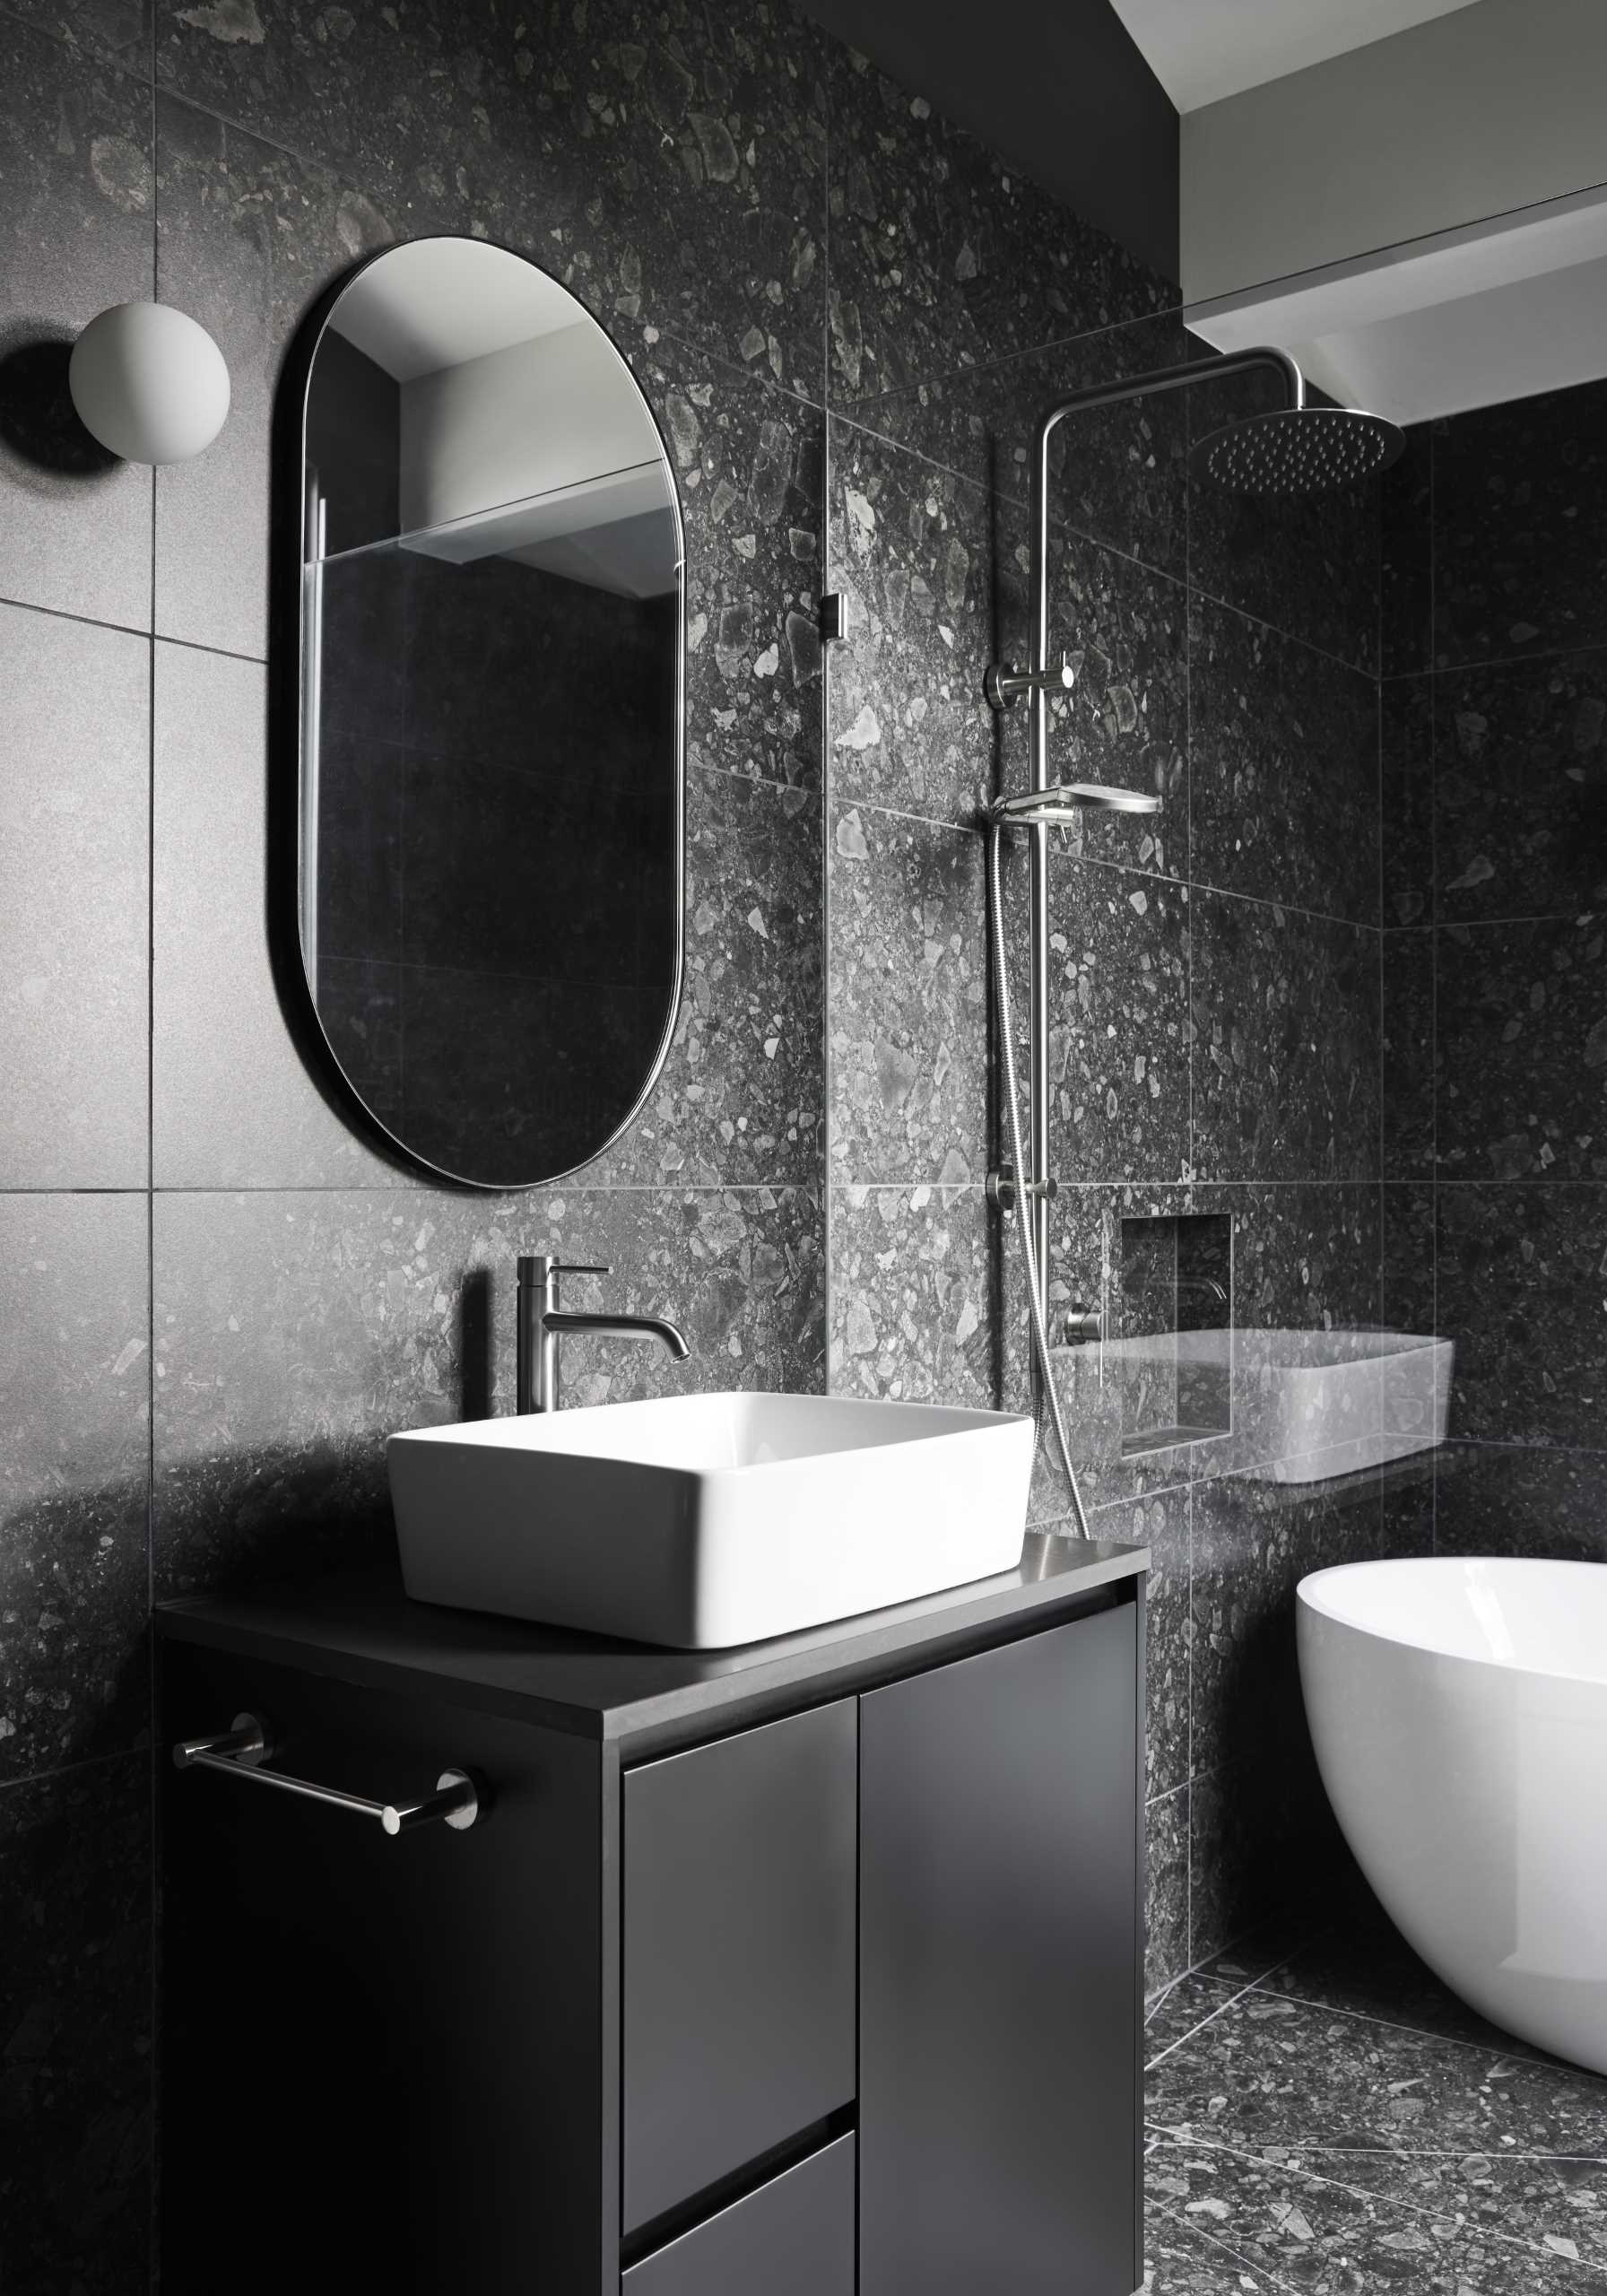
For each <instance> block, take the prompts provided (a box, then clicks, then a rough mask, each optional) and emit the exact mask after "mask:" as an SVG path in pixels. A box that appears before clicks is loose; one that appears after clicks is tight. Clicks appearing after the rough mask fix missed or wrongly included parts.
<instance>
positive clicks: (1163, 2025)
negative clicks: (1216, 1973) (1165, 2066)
mask: <svg viewBox="0 0 1607 2296" xmlns="http://www.w3.org/2000/svg"><path fill="white" fill-rule="evenodd" d="M1238 1990H1239V1988H1238V1987H1236V1986H1232V1985H1229V1984H1226V1983H1224V1982H1223V1981H1222V1980H1220V1979H1215V1978H1209V1977H1202V1976H1201V1975H1200V1973H1199V1971H1198V1970H1190V1972H1189V1974H1188V1975H1187V1976H1186V1977H1180V1978H1178V1979H1177V1980H1176V1982H1175V1983H1174V1984H1172V1985H1170V1986H1168V1988H1167V1990H1166V1991H1165V1992H1164V1993H1162V1994H1160V1995H1159V1996H1157V1998H1156V1999H1155V2000H1153V2001H1152V2002H1151V2003H1149V2004H1148V2005H1147V2006H1146V2008H1145V2011H1144V2061H1145V2063H1146V2065H1153V2064H1154V2062H1155V2060H1156V2058H1157V2057H1164V2056H1166V2055H1168V2053H1169V2052H1170V2051H1171V2050H1172V2049H1175V2048H1178V2047H1179V2046H1180V2045H1181V2044H1182V2043H1183V2042H1185V2041H1186V2040H1187V2039H1189V2038H1190V2036H1191V2035H1193V2034H1195V2033H1198V2032H1200V2031H1201V2030H1202V2028H1203V2027H1204V2026H1206V2025H1208V2024H1209V2023H1210V2022H1211V2021H1212V2018H1213V2017H1220V2015H1221V2013H1222V2012H1223V2010H1224V2009H1226V2008H1227V2007H1228V2005H1229V2003H1230V2002H1231V2001H1232V2000H1233V1998H1234V1996H1235V1994H1236V1993H1237V1992H1238Z"/></svg>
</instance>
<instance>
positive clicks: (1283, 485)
mask: <svg viewBox="0 0 1607 2296" xmlns="http://www.w3.org/2000/svg"><path fill="white" fill-rule="evenodd" d="M1405 444H1406V439H1405V435H1404V433H1403V431H1399V430H1397V429H1396V427H1395V425H1394V423H1393V422H1385V420H1384V417H1383V416H1382V415H1381V414H1364V413H1361V412H1360V411H1359V409H1358V408H1356V407H1350V406H1302V407H1293V406H1287V407H1281V408H1280V409H1279V410H1278V411H1277V412H1276V413H1272V414H1251V415H1247V417H1246V418H1245V420H1244V421H1243V422H1230V423H1229V425H1228V427H1227V429H1226V430H1225V431H1212V433H1211V435H1210V437H1209V438H1205V439H1201V440H1200V443H1199V445H1198V446H1197V447H1195V448H1194V451H1193V453H1192V454H1191V456H1190V457H1189V460H1190V461H1191V462H1192V463H1193V465H1194V469H1195V471H1196V472H1197V473H1198V474H1200V476H1202V477H1203V478H1209V479H1212V481H1214V483H1216V484H1217V485H1218V486H1225V487H1226V488H1228V490H1229V492H1231V493H1234V494H1267V495H1274V496H1292V495H1298V494H1321V493H1325V492H1326V491H1328V490H1329V489H1330V488H1333V487H1336V486H1359V484H1360V483H1361V482H1362V480H1363V479H1367V478H1371V477H1372V476H1373V474H1374V473H1375V472H1376V471H1381V470H1387V469H1388V467H1389V465H1390V464H1391V463H1393V462H1394V459H1395V457H1397V455H1399V454H1400V452H1401V450H1402V448H1403V447H1404V446H1405Z"/></svg>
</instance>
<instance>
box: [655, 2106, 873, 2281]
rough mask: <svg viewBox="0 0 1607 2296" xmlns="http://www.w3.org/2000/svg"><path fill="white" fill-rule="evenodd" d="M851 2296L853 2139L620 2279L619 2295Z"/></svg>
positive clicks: (724, 2212)
mask: <svg viewBox="0 0 1607 2296" xmlns="http://www.w3.org/2000/svg"><path fill="white" fill-rule="evenodd" d="M760 2290H762V2291H763V2296H854V2139H853V2138H852V2137H851V2136H839V2137H838V2140H837V2142H836V2144H828V2145H827V2146H826V2148H825V2150H824V2151H823V2152H815V2153H812V2154H811V2156H810V2158H809V2159H808V2160H807V2161H799V2163H798V2165H797V2167H796V2168H795V2169H788V2170H786V2174H785V2175H784V2176H779V2177H776V2178H773V2179H771V2181H770V2182H769V2184H768V2185H760V2188H759V2190H758V2191H757V2192H751V2193H750V2194H749V2195H748V2196H747V2198H746V2199H745V2200H739V2201H738V2202H737V2203H736V2204H735V2205H734V2207H731V2208H723V2209H722V2210H721V2211H720V2213H719V2214H718V2215H717V2216H712V2217H710V2219H709V2220H708V2223H707V2224H699V2226H698V2229H697V2230H696V2231H695V2232H688V2233H686V2234H685V2235H684V2236H683V2237H682V2239H679V2240H672V2241H671V2242H670V2243H669V2245H668V2247H667V2248H660V2249H658V2250H657V2251H656V2254H655V2255H653V2256H650V2257H643V2258H642V2261H641V2262H640V2264H637V2265H632V2266H631V2267H630V2270H629V2271H628V2272H626V2273H624V2274H621V2279H620V2296H758V2292H759V2291H760Z"/></svg>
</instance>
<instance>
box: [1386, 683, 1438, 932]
mask: <svg viewBox="0 0 1607 2296" xmlns="http://www.w3.org/2000/svg"><path fill="white" fill-rule="evenodd" d="M1438 686H1439V681H1438V680H1436V679H1434V678H1426V677H1424V678H1386V679H1385V682H1384V683H1383V685H1382V686H1381V687H1380V688H1379V691H1378V731H1379V747H1380V752H1381V766H1382V772H1381V781H1382V787H1383V835H1384V855H1383V878H1384V882H1383V893H1384V914H1383V922H1384V923H1385V925H1431V924H1432V923H1433V922H1434V713H1435V709H1436V705H1437V696H1438Z"/></svg>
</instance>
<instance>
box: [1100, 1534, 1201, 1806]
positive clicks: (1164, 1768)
mask: <svg viewBox="0 0 1607 2296" xmlns="http://www.w3.org/2000/svg"><path fill="white" fill-rule="evenodd" d="M1090 1527H1091V1529H1092V1531H1093V1535H1094V1536H1095V1537H1096V1538H1109V1539H1125V1541H1127V1542H1128V1544H1131V1545H1133V1546H1147V1547H1148V1548H1149V1550H1150V1578H1149V1589H1148V1594H1147V1597H1146V1605H1145V1623H1146V1630H1147V1636H1146V1639H1147V1645H1148V1647H1147V1651H1146V1656H1145V1661H1144V1669H1145V1689H1146V1694H1147V1706H1148V1712H1147V1716H1146V1729H1145V1741H1146V1752H1147V1767H1146V1770H1145V1773H1144V1792H1145V1794H1146V1796H1148V1797H1149V1798H1150V1799H1151V1800H1153V1799H1154V1797H1155V1796H1157V1795H1160V1794H1168V1793H1170V1792H1171V1790H1172V1788H1173V1787H1177V1786H1181V1785H1183V1784H1184V1783H1185V1781H1186V1779H1188V1777H1189V1775H1190V1772H1191V1770H1192V1767H1193V1765H1192V1763H1191V1762H1190V1760H1189V1737H1188V1713H1189V1690H1188V1681H1189V1641H1190V1635H1189V1616H1188V1588H1189V1577H1190V1551H1189V1494H1188V1492H1187V1491H1186V1489H1179V1490H1174V1491H1167V1492H1156V1493H1155V1494H1154V1495H1153V1496H1152V1497H1150V1498H1147V1499H1134V1500H1129V1501H1128V1502H1127V1503H1126V1504H1125V1506H1121V1507H1106V1508H1102V1509H1100V1510H1099V1513H1098V1514H1097V1515H1096V1516H1095V1518H1094V1519H1093V1521H1092V1524H1091V1526H1090Z"/></svg>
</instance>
